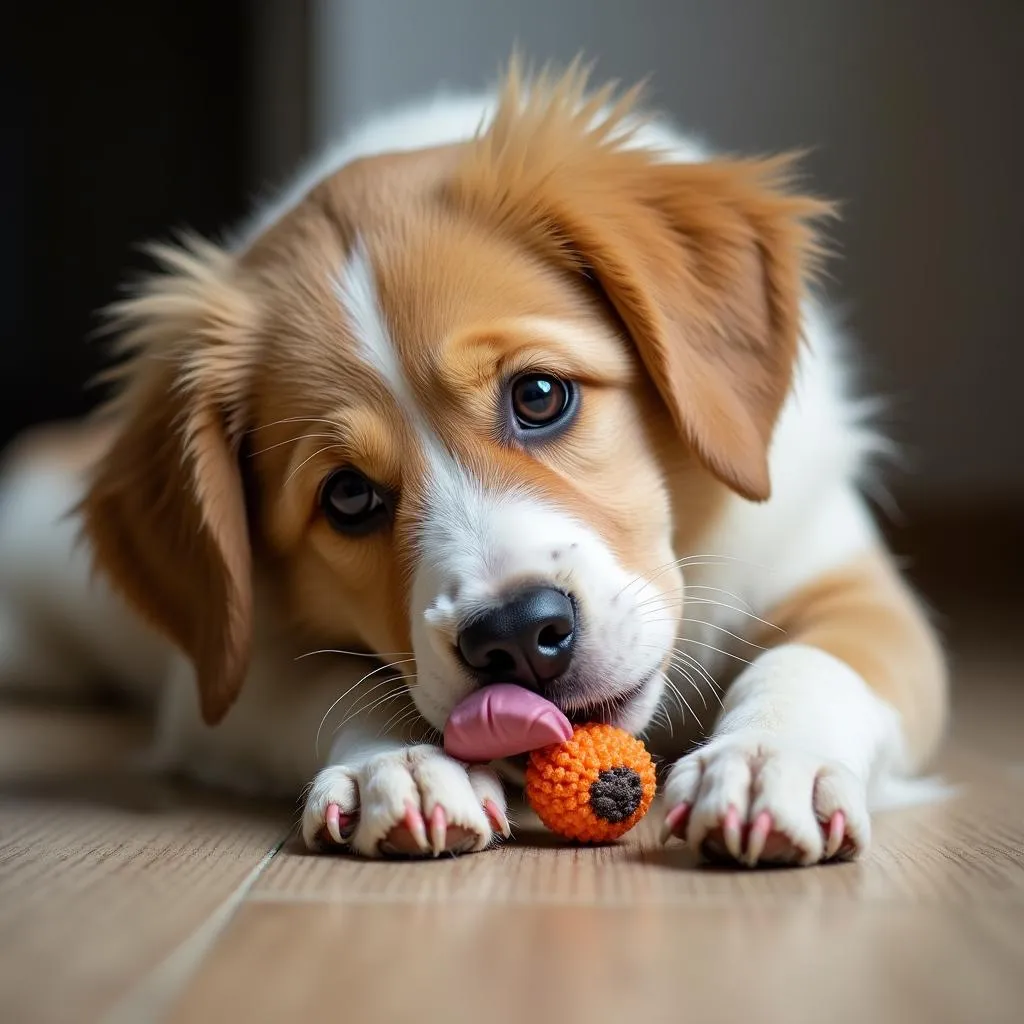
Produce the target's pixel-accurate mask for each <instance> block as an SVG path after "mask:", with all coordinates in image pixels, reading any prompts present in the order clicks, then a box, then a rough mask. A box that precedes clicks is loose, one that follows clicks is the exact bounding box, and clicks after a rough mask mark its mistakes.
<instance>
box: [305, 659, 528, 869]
mask: <svg viewBox="0 0 1024 1024" xmlns="http://www.w3.org/2000/svg"><path fill="white" fill-rule="evenodd" d="M359 669H360V676H362V675H363V670H364V669H365V666H364V665H361V666H359ZM357 678H358V677H357ZM321 690H322V687H321ZM331 691H332V692H333V693H334V697H333V698H332V699H333V701H334V703H333V704H331V703H330V702H327V704H326V705H325V706H323V707H322V708H321V709H320V716H319V718H318V720H320V719H322V721H321V722H320V729H319V732H320V737H321V743H322V744H323V745H326V746H327V747H328V748H329V755H328V757H327V759H326V767H324V768H322V769H321V770H320V771H319V772H318V773H317V775H316V777H315V779H314V780H313V783H312V785H311V786H310V787H309V789H308V791H307V794H306V800H305V809H304V811H303V817H302V835H303V838H304V840H305V842H306V845H307V846H308V847H309V848H310V849H314V850H325V849H330V848H331V847H332V846H346V847H348V848H350V849H351V850H353V851H354V852H356V853H360V854H362V855H364V856H367V857H387V856H422V855H434V856H438V855H440V854H442V853H468V852H471V851H475V850H483V849H485V848H486V847H487V846H489V845H490V844H491V842H492V841H493V840H494V838H495V836H496V835H497V834H501V835H503V836H506V837H507V836H508V835H509V824H508V818H507V817H506V809H505V795H504V791H503V789H502V785H501V781H500V780H499V778H498V776H497V774H496V773H495V772H494V771H493V770H492V769H490V768H488V767H484V766H467V765H465V764H463V763H462V762H460V761H456V760H454V759H453V758H451V757H449V756H448V755H447V754H445V752H444V751H443V750H442V749H441V748H440V747H439V746H437V745H435V744H434V743H433V742H429V740H430V739H431V737H430V736H428V733H429V732H430V730H429V728H428V727H427V725H426V724H425V723H424V721H423V719H422V718H420V716H419V713H418V712H417V711H416V708H415V706H414V705H413V703H412V700H411V698H410V696H409V694H408V691H407V690H406V688H405V684H404V683H403V682H401V681H400V680H396V679H394V678H393V677H392V678H388V677H387V676H385V675H384V674H382V673H381V671H380V670H379V669H378V670H376V671H371V672H370V673H368V674H367V675H366V676H365V677H364V678H362V679H360V680H359V682H358V683H352V682H351V681H350V682H349V684H348V685H342V680H341V679H340V678H338V677H335V678H334V682H333V683H332V685H331ZM321 703H323V702H321ZM328 707H329V708H330V710H329V713H328V714H326V715H324V714H323V712H325V711H328ZM435 735H436V734H435Z"/></svg>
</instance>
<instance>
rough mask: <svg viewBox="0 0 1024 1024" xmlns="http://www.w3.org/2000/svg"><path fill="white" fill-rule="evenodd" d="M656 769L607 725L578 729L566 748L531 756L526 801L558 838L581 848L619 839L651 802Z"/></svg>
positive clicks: (634, 742) (635, 744) (636, 745)
mask: <svg viewBox="0 0 1024 1024" xmlns="http://www.w3.org/2000/svg"><path fill="white" fill-rule="evenodd" d="M654 790H655V777H654V763H653V762H652V761H651V755H650V754H648V753H647V749H646V748H645V747H644V745H643V744H642V743H641V742H640V741H639V740H638V739H636V738H635V737H633V736H630V735H629V733H627V732H625V731H623V730H622V729H616V728H615V727H614V726H611V725H602V724H596V723H595V724H591V725H579V726H576V728H575V729H574V730H573V734H572V737H571V738H570V739H568V740H566V741H565V743H557V744H554V745H552V746H549V747H542V748H541V749H540V750H535V751H533V753H531V754H530V760H529V763H528V764H527V766H526V799H527V800H528V801H529V803H530V806H531V807H532V808H533V809H534V811H535V812H536V814H537V817H539V818H540V820H541V821H542V822H544V824H545V825H546V826H547V827H548V828H549V829H551V831H552V832H557V833H558V834H559V835H562V836H565V837H566V838H567V839H575V840H577V841H578V842H583V843H600V842H606V841H607V840H609V839H617V838H618V837H619V836H621V835H624V834H625V833H626V832H628V831H629V830H630V829H631V828H632V827H633V826H634V825H635V824H636V823H637V822H638V821H639V820H640V819H641V818H642V817H643V816H644V815H645V814H646V813H647V810H648V808H649V807H650V806H651V801H652V800H653V799H654Z"/></svg>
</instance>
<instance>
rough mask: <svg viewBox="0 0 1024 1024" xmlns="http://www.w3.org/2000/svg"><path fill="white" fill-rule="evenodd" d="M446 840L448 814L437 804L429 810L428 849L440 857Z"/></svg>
mask: <svg viewBox="0 0 1024 1024" xmlns="http://www.w3.org/2000/svg"><path fill="white" fill-rule="evenodd" d="M447 841H448V816H447V815H446V814H445V813H444V808H443V807H442V806H441V805H440V804H438V805H437V806H436V807H435V808H434V809H433V811H431V812H430V849H431V851H432V852H433V854H434V856H435V857H440V856H441V854H442V853H444V851H445V847H446V846H447Z"/></svg>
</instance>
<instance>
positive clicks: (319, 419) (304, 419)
mask: <svg viewBox="0 0 1024 1024" xmlns="http://www.w3.org/2000/svg"><path fill="white" fill-rule="evenodd" d="M282 423H328V424H330V425H331V426H332V427H335V428H337V426H338V424H337V422H335V421H334V420H331V419H328V418H327V417H326V416H285V417H284V419H280V420H274V421H273V422H271V423H261V424H260V425H259V426H257V427H250V428H249V429H248V430H247V431H246V433H247V434H255V433H256V432H257V431H258V430H269V429H270V428H271V427H279V426H281V424H282Z"/></svg>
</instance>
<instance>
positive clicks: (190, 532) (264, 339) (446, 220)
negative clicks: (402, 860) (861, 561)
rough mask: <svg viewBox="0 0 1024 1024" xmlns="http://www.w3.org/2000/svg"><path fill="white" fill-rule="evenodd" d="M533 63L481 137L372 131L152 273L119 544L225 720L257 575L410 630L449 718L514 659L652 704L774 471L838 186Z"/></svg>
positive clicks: (133, 579)
mask: <svg viewBox="0 0 1024 1024" xmlns="http://www.w3.org/2000/svg"><path fill="white" fill-rule="evenodd" d="M582 84H583V83H582V80H581V78H580V76H578V75H575V74H574V75H570V76H567V77H566V78H565V79H563V80H561V81H559V82H556V83H543V82H541V83H535V84H534V85H533V86H532V87H531V88H530V89H529V90H527V89H525V88H523V87H522V86H521V84H520V83H519V81H518V79H517V77H516V76H515V75H512V76H510V79H509V81H508V83H507V85H506V87H505V89H504V92H503V94H502V97H501V102H500V104H499V107H498V111H497V114H496V116H495V117H494V119H493V121H492V123H491V124H490V126H489V127H488V128H487V129H486V130H485V131H484V132H483V133H482V134H481V135H480V136H479V137H478V138H477V139H475V140H473V141H471V142H468V143H465V144H458V145H453V146H449V147H443V148H439V149H436V150H429V151H418V152H412V153H406V154H401V155H389V156H381V157H374V158H369V159H366V160H362V161H357V162H356V163H353V164H351V165H349V166H347V167H345V168H343V169H341V170H340V171H338V172H337V173H335V174H333V175H332V176H331V177H329V178H328V179H327V180H325V181H324V182H322V183H321V184H320V185H319V186H317V187H316V188H314V189H313V191H312V192H311V193H310V194H309V195H308V196H306V197H305V198H304V199H303V200H302V201H301V202H300V203H299V204H298V205H297V206H296V207H294V208H293V209H292V210H291V211H290V212H288V213H287V214H285V215H284V216H283V217H282V218H281V219H279V220H278V221H277V223H275V224H273V225H272V226H270V227H269V228H268V229H266V230H265V231H264V232H263V233H262V234H261V235H259V236H258V237H257V238H256V239H254V240H253V241H252V242H251V243H249V244H248V245H247V246H246V247H245V248H244V249H243V250H241V251H237V252H227V251H223V250H221V249H219V248H216V247H213V246H210V245H207V244H202V243H193V244H191V245H190V246H187V247H184V248H181V249H172V248H163V249H160V250H158V256H159V257H160V258H161V259H162V261H163V263H164V264H165V271H164V273H162V274H161V275H159V276H158V277H156V278H154V279H153V280H151V281H150V282H149V283H148V284H147V285H146V286H145V287H144V288H143V289H142V291H141V292H140V294H139V295H138V296H137V297H135V298H133V299H131V300H130V301H128V302H127V303H125V304H123V305H122V307H121V308H120V309H119V311H118V313H119V319H120V323H121V326H122V328H123V337H124V339H125V343H126V346H127V348H128V349H129V351H130V358H129V359H128V360H127V361H126V362H125V363H124V364H123V370H122V373H123V375H124V378H125V386H124V387H123V389H122V391H121V394H120V398H119V400H118V406H117V408H118V415H119V417H120V419H119V422H120V432H119V435H118V437H117V439H116V441H115V443H114V445H113V447H112V448H111V449H110V451H109V453H108V454H107V456H106V458H105V459H104V460H103V461H102V463H101V464H100V466H99V468H98V471H97V473H96V476H95V479H94V481H93V483H92V486H91V489H90V491H89V493H88V495H87V497H86V500H85V503H84V506H83V509H84V514H85V521H86V526H87V530H88V533H89V536H90V538H91V540H92V543H93V545H94V548H95V551H96V553H97V556H98V559H99V562H100V564H101V566H102V567H103V568H104V569H105V570H106V571H107V572H108V573H109V574H110V575H111V576H112V577H113V578H114V580H115V581H116V582H117V583H118V584H119V585H120V587H121V588H122V589H123V590H124V592H125V593H126V595H127V596H128V597H129V598H130V599H131V600H132V601H133V602H134V603H135V604H136V605H137V606H138V608H139V609H140V610H141V611H142V612H143V613H145V614H146V615H147V616H148V617H149V618H150V619H151V620H153V621H154V622H155V623H156V625H157V626H159V627H160V628H161V629H162V630H163V631H164V632H166V633H167V634H168V635H169V636H170V637H171V638H172V639H173V640H174V641H176V642H177V643H178V644H179V645H180V646H181V647H182V648H183V649H184V651H185V652H186V653H188V654H189V655H190V656H191V658H192V659H193V661H194V663H195V666H196V670H197V675H198V680H199V687H200V694H201V701H202V707H203V712H204V715H205V717H206V718H207V720H208V721H210V722H215V721H217V720H219V719H220V718H221V717H222V716H223V715H224V714H225V713H226V711H227V709H228V708H229V706H230V705H231V703H232V701H233V700H234V699H235V697H236V696H237V693H238V691H239V688H240V686H241V685H242V681H243V678H244V675H245V673H246V669H247V664H248V659H249V653H250V647H251V645H252V642H253V608H254V600H253V590H254V579H255V580H258V581H259V585H260V586H261V587H263V588H265V590H266V592H267V594H268V600H270V601H272V602H273V603H274V607H275V609H276V614H277V615H278V616H280V617H281V618H282V619H287V620H288V621H290V623H291V625H292V627H293V628H294V629H295V630H296V631H297V635H299V634H308V636H309V637H310V638H314V637H315V638H316V641H317V642H326V643H329V644H331V645H333V646H338V647H350V646H353V645H358V646H359V647H360V648H362V649H365V650H369V651H373V652H377V653H379V654H381V655H382V656H385V657H387V656H390V655H391V654H392V652H402V651H408V650H410V649H411V650H412V651H413V652H414V653H415V660H416V673H417V674H416V678H415V680H414V683H413V685H412V693H413V695H414V699H415V701H416V704H417V706H418V707H419V709H420V711H421V712H422V714H423V715H424V716H425V717H426V719H427V720H428V721H430V722H431V723H432V724H433V725H434V726H437V727H442V726H443V725H444V723H445V721H446V719H447V717H448V714H449V713H450V711H451V710H452V708H453V707H454V706H455V704H456V703H457V702H458V701H459V700H461V699H462V698H463V697H464V696H465V695H467V694H468V693H469V692H470V691H471V690H472V689H473V688H474V687H477V686H480V685H484V684H487V683H489V682H494V681H514V682H517V683H520V684H521V685H524V686H528V687H531V688H537V689H539V690H541V691H542V692H543V693H544V694H545V695H546V696H547V697H548V698H549V699H551V700H553V701H554V702H555V703H557V704H559V705H560V706H561V707H562V708H563V709H564V710H565V711H566V712H567V713H569V714H570V715H574V716H577V717H585V718H595V717H603V718H605V719H607V720H611V721H614V722H616V723H617V724H620V725H623V726H624V727H626V728H628V729H631V730H634V731H635V730H640V729H642V728H643V727H644V726H645V725H646V724H647V722H648V720H649V719H650V717H651V715H652V713H653V711H654V709H655V707H656V706H657V703H658V701H659V698H660V695H661V686H662V678H661V671H662V670H663V669H664V668H665V666H666V664H667V663H668V662H669V660H670V658H671V653H672V647H673V641H674V638H675V635H676V629H677V624H678V619H679V617H680V615H681V606H682V587H681V576H680V570H679V568H678V566H677V565H676V564H675V563H674V561H673V560H674V559H675V558H676V557H677V553H678V551H679V549H680V548H681V547H682V546H684V544H685V538H686V536H688V535H691V536H692V535H694V534H696V533H697V532H699V531H700V529H701V528H703V527H705V526H707V524H708V518H709V517H710V516H712V515H713V514H714V509H715V507H716V503H717V502H718V501H719V500H720V498H721V496H722V495H724V494H727V493H728V492H729V491H730V490H731V491H733V492H736V493H738V494H740V495H742V496H744V497H746V498H748V499H752V500H762V499H765V498H766V497H767V496H768V494H769V476H768V450H769V445H770V442H771V438H772V432H773V428H774V425H775V422H776V419H777V416H778V414H779V412H780V409H781V406H782V403H783V401H784V399H785V396H786V394H787V392H788V390H789V387H790V383H791V377H792V373H793V368H794V361H795V357H796V352H797V347H798V337H799V304H800V300H801V294H802V288H803V280H804V276H805V274H806V272H807V271H808V268H809V266H810V264H811V263H813V261H814V258H815V256H816V252H817V250H816V248H815V244H814V239H813V235H812V233H811V229H810V227H809V222H810V221H812V220H813V219H814V218H816V217H817V216H819V215H821V214H822V213H823V212H825V207H824V205H823V204H821V203H819V202H817V201H815V200H811V199H808V198H804V197H800V196H796V195H793V194H791V193H790V192H789V190H788V188H787V180H786V171H787V167H788V164H786V163H784V162H743V161H739V162H737V161H731V162H711V163H707V164H679V163H669V162H665V161H664V158H662V157H659V156H658V155H657V154H653V153H651V152H649V151H645V150H642V149H638V148H630V146H629V145H628V140H627V135H628V131H627V128H626V124H627V122H626V120H625V119H626V117H627V114H628V109H627V107H628V105H626V104H623V105H620V106H618V107H613V108H611V110H610V111H609V110H608V108H607V107H606V106H604V103H605V101H606V100H607V95H600V96H598V97H597V98H596V99H595V100H593V101H585V100H584V99H583V93H582Z"/></svg>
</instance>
